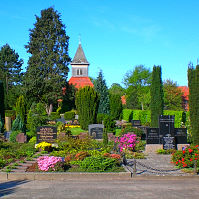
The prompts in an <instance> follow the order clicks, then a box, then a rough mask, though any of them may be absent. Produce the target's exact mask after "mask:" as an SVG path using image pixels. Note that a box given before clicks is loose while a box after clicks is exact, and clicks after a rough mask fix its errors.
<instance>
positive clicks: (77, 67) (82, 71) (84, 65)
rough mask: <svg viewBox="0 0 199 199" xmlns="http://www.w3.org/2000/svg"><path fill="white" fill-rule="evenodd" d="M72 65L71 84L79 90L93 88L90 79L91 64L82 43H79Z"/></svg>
mask: <svg viewBox="0 0 199 199" xmlns="http://www.w3.org/2000/svg"><path fill="white" fill-rule="evenodd" d="M70 65H71V66H72V77H71V78H70V80H69V84H73V85H74V86H75V87H76V88H77V89H79V88H82V87H84V86H91V87H93V83H92V82H91V80H90V78H89V77H88V66H89V62H88V61H87V59H86V56H85V54H84V51H83V49H82V45H81V42H79V46H78V48H77V51H76V53H75V56H74V58H73V60H72V62H71V64H70Z"/></svg>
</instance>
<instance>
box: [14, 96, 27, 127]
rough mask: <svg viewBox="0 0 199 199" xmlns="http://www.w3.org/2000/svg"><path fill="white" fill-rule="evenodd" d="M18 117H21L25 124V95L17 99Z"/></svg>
mask: <svg viewBox="0 0 199 199" xmlns="http://www.w3.org/2000/svg"><path fill="white" fill-rule="evenodd" d="M16 115H20V117H21V121H22V122H23V123H25V115H26V108H25V101H24V96H23V95H21V96H19V98H18V99H17V102H16Z"/></svg>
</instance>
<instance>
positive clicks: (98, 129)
mask: <svg viewBox="0 0 199 199" xmlns="http://www.w3.org/2000/svg"><path fill="white" fill-rule="evenodd" d="M103 129H104V125H103V124H90V125H89V126H88V130H89V135H90V136H92V137H93V138H94V139H102V137H103Z"/></svg>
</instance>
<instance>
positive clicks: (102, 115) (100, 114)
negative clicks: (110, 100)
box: [97, 113, 107, 124]
mask: <svg viewBox="0 0 199 199" xmlns="http://www.w3.org/2000/svg"><path fill="white" fill-rule="evenodd" d="M106 115H107V114H104V113H98V114H97V123H98V124H102V122H103V120H104V117H105V116H106Z"/></svg>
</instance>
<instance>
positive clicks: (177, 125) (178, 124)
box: [163, 110, 185, 128]
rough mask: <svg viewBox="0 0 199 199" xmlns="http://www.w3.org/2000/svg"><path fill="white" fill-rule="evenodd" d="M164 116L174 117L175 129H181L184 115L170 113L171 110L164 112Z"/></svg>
mask: <svg viewBox="0 0 199 199" xmlns="http://www.w3.org/2000/svg"><path fill="white" fill-rule="evenodd" d="M163 113H164V115H175V121H174V125H175V128H181V126H182V122H184V119H185V118H184V114H183V111H172V110H164V112H163Z"/></svg>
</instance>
